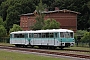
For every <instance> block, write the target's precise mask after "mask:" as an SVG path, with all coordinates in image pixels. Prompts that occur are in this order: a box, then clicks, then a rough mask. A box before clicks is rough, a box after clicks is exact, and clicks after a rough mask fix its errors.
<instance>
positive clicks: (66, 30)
mask: <svg viewBox="0 0 90 60" xmlns="http://www.w3.org/2000/svg"><path fill="white" fill-rule="evenodd" d="M48 32H73V31H72V30H68V29H51V30H50V29H47V30H35V31H32V30H30V31H17V32H11V33H10V34H15V33H16V34H19V33H48Z"/></svg>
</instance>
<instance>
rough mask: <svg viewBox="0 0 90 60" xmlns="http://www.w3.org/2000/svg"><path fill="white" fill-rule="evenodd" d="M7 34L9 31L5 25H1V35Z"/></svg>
mask: <svg viewBox="0 0 90 60" xmlns="http://www.w3.org/2000/svg"><path fill="white" fill-rule="evenodd" d="M6 34H7V31H6V29H5V27H4V26H3V25H0V37H5V36H6Z"/></svg>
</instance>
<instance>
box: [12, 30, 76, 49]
mask: <svg viewBox="0 0 90 60" xmlns="http://www.w3.org/2000/svg"><path fill="white" fill-rule="evenodd" d="M10 44H14V45H15V46H32V47H33V46H38V47H54V48H56V47H59V48H64V47H69V46H74V44H75V39H74V32H73V31H72V30H68V29H50V30H36V31H32V30H31V31H17V32H11V33H10Z"/></svg>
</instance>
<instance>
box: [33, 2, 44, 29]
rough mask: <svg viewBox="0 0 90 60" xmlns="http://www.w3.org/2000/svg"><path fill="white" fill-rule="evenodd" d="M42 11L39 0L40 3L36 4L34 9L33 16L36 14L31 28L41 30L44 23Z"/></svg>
mask: <svg viewBox="0 0 90 60" xmlns="http://www.w3.org/2000/svg"><path fill="white" fill-rule="evenodd" d="M43 11H44V7H43V4H42V0H40V3H39V4H38V6H36V10H35V16H36V23H35V24H34V26H32V29H33V30H41V29H42V27H43V25H44V14H43V13H42V12H43Z"/></svg>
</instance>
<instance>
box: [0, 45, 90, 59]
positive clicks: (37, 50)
mask: <svg viewBox="0 0 90 60" xmlns="http://www.w3.org/2000/svg"><path fill="white" fill-rule="evenodd" d="M0 49H9V50H19V51H28V52H37V53H45V54H53V55H61V56H70V57H77V58H84V59H90V55H81V54H73V53H72V54H70V53H62V52H53V51H47V50H42V49H27V48H17V47H9V46H0ZM75 51H76V50H75ZM77 51H78V50H77ZM79 51H80V50H79ZM80 52H81V51H80ZM83 52H88V51H83Z"/></svg>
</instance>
